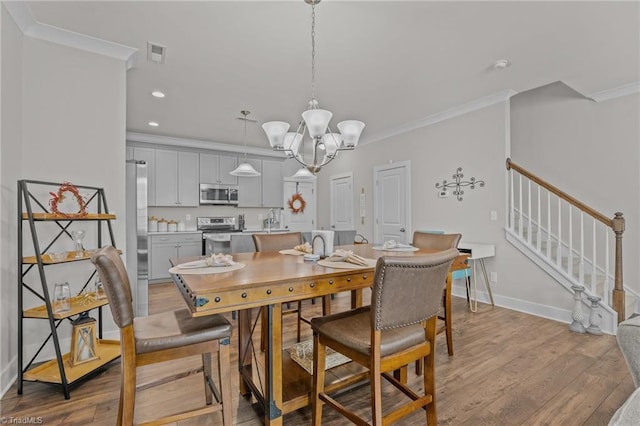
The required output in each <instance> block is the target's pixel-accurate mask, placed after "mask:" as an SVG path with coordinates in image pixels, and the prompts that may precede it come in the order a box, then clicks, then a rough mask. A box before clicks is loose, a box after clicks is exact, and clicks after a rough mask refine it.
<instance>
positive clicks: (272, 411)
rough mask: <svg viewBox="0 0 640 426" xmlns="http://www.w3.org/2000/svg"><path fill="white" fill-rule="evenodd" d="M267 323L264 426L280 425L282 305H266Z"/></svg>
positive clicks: (281, 402) (281, 403) (281, 404)
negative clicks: (268, 325)
mask: <svg viewBox="0 0 640 426" xmlns="http://www.w3.org/2000/svg"><path fill="white" fill-rule="evenodd" d="M266 309H267V322H268V324H270V325H271V327H269V328H268V333H267V350H266V351H265V356H266V360H265V363H266V370H267V371H266V389H265V395H264V397H265V402H266V405H267V406H266V407H265V425H266V426H272V425H282V406H283V401H282V305H281V304H279V303H276V304H273V305H268V306H267V307H266Z"/></svg>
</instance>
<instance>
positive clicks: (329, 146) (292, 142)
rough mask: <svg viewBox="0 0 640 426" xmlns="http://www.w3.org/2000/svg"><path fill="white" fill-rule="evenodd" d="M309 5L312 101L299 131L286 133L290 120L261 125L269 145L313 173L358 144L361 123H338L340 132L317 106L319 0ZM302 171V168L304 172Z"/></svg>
mask: <svg viewBox="0 0 640 426" xmlns="http://www.w3.org/2000/svg"><path fill="white" fill-rule="evenodd" d="M304 1H305V3H307V4H310V5H311V100H310V101H309V107H308V109H307V110H306V111H305V112H303V113H302V121H300V123H299V125H298V130H296V131H295V132H289V127H290V126H289V123H286V122H284V121H270V122H267V123H264V124H263V125H262V128H263V129H264V131H265V133H266V134H267V138H268V139H269V144H270V145H271V148H273V149H274V150H276V151H284V152H286V154H287V156H288V157H289V158H295V159H296V161H298V162H299V163H300V164H302V165H303V166H304V167H303V169H301V171H302V170H305V168H306V170H308V171H309V172H311V173H312V174H315V173H317V172H319V171H320V169H321V168H322V166H324V165H326V164H328V163H329V162H330V161H331V160H333V159H334V158H336V156H337V155H338V152H339V151H346V150H353V149H354V148H355V147H356V146H357V145H358V140H359V139H360V134H361V133H362V129H363V128H364V123H363V122H362V121H357V120H346V121H341V122H340V123H338V130H339V133H334V132H333V131H332V130H331V128H330V127H329V121H330V120H331V117H332V116H333V113H332V112H331V111H327V110H324V109H320V107H319V105H318V101H317V100H316V98H315V89H316V31H315V27H316V9H315V7H316V4H318V3H320V1H321V0H304ZM305 133H308V135H309V137H310V138H311V140H310V144H307V143H305V142H307V141H308V139H305V138H304V136H305ZM306 170H305V171H306Z"/></svg>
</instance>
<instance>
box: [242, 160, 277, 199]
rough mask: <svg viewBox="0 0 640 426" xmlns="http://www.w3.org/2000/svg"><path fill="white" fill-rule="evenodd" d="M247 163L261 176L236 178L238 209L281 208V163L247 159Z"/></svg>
mask: <svg viewBox="0 0 640 426" xmlns="http://www.w3.org/2000/svg"><path fill="white" fill-rule="evenodd" d="M243 161H244V160H243ZM247 163H249V164H251V165H252V166H253V168H254V169H256V170H257V171H259V172H260V173H262V175H261V176H258V177H239V178H238V207H279V208H282V206H283V204H282V200H283V198H282V197H283V192H282V191H283V186H282V185H283V177H282V161H272V160H255V159H247Z"/></svg>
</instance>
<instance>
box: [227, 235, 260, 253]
mask: <svg viewBox="0 0 640 426" xmlns="http://www.w3.org/2000/svg"><path fill="white" fill-rule="evenodd" d="M229 244H230V246H231V253H253V252H255V251H256V245H255V243H254V242H253V237H252V236H251V235H247V234H231V241H230V243H229Z"/></svg>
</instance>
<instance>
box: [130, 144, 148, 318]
mask: <svg viewBox="0 0 640 426" xmlns="http://www.w3.org/2000/svg"><path fill="white" fill-rule="evenodd" d="M132 151H133V150H132ZM132 157H133V155H131V156H130V157H128V158H130V159H129V160H127V167H126V230H127V242H126V251H125V256H126V265H127V272H128V275H129V282H130V283H131V293H132V296H133V308H134V311H135V314H136V316H147V315H148V314H149V293H148V289H149V247H148V242H147V214H148V212H147V188H148V187H147V163H146V162H145V161H143V160H136V159H135V158H132Z"/></svg>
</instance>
